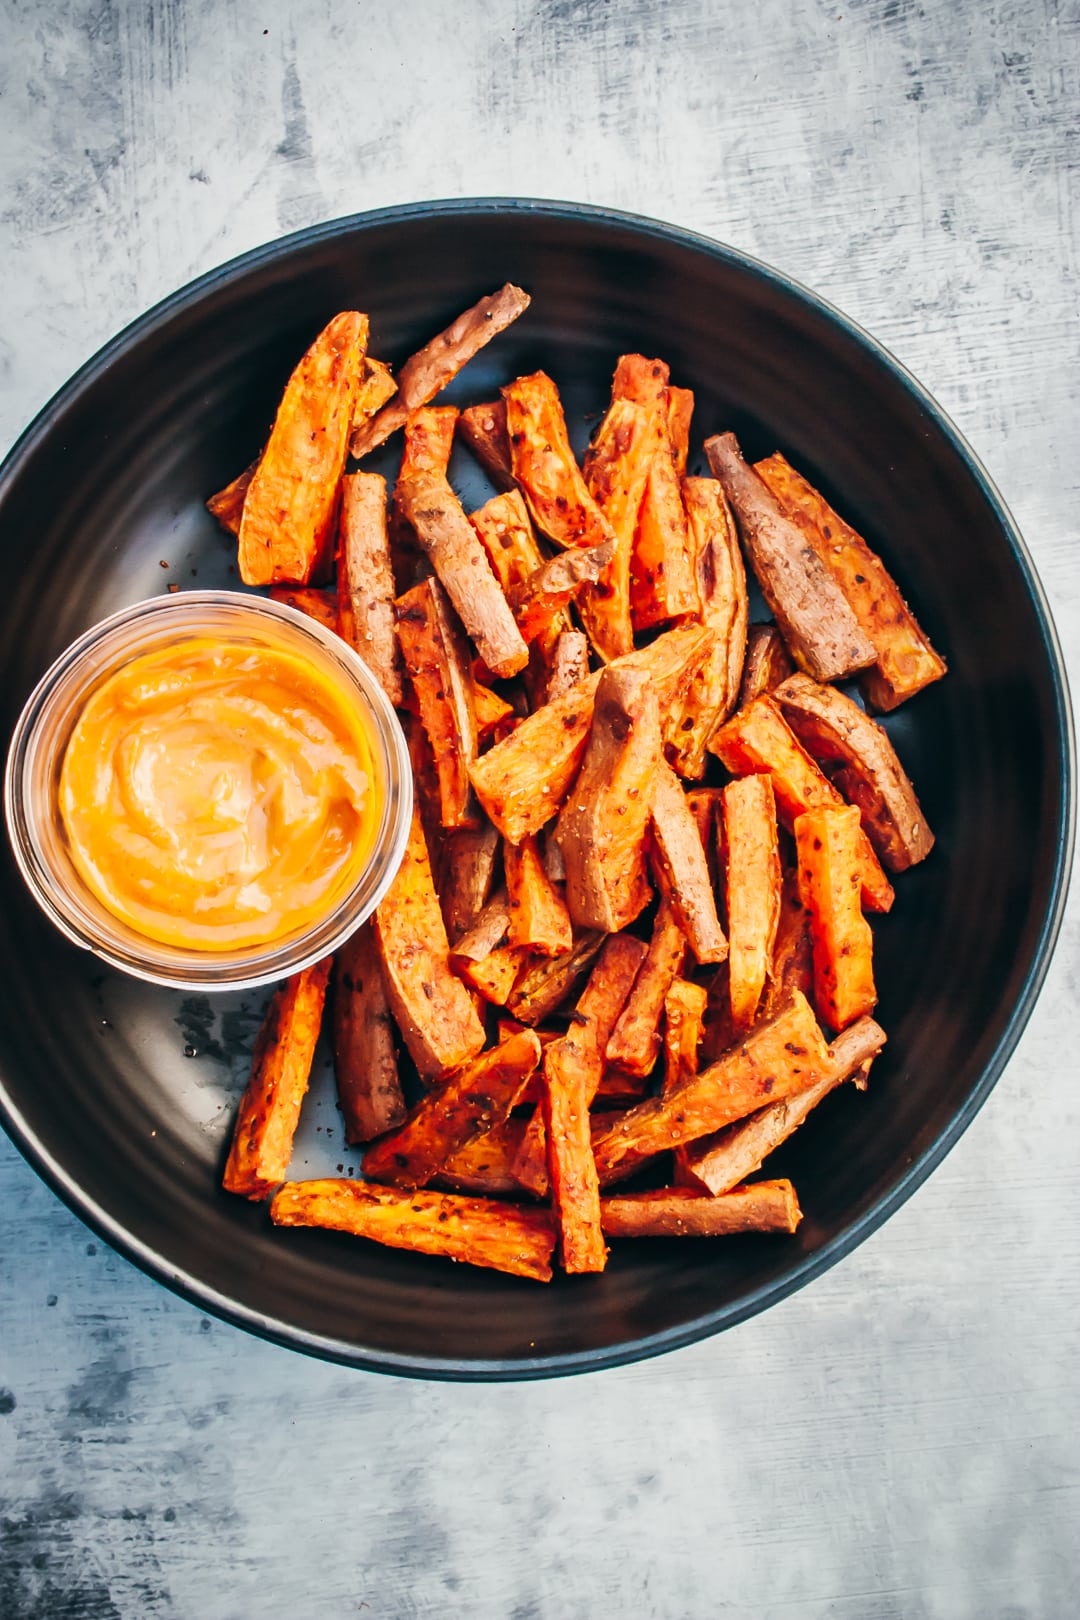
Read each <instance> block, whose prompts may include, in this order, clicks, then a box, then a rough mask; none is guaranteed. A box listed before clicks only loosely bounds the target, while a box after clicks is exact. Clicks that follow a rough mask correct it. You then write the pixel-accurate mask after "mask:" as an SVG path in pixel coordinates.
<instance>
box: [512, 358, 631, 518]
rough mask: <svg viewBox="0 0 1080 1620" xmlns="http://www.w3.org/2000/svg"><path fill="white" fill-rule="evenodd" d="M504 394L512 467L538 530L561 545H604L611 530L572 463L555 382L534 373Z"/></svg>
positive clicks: (516, 382)
mask: <svg viewBox="0 0 1080 1620" xmlns="http://www.w3.org/2000/svg"><path fill="white" fill-rule="evenodd" d="M502 394H503V399H504V400H505V401H506V430H507V434H508V435H509V439H510V464H511V468H512V470H513V474H514V478H515V480H516V481H517V484H518V486H519V487H520V489H521V491H522V494H523V495H524V496H525V502H526V505H527V506H528V508H529V511H530V512H531V513H532V517H533V522H534V523H535V524H536V526H537V528H538V529H540V530H541V532H542V533H543V534H546V535H547V537H548V539H549V540H554V542H555V544H556V545H557V546H563V547H566V548H569V547H571V546H602V545H604V544H605V542H606V541H608V540H610V539H611V538H612V534H611V530H610V529H609V527H608V525H607V521H606V519H605V518H604V516H603V514H602V513H601V511H600V508H599V507H598V506H597V504H596V502H595V501H594V500H593V498H592V496H591V495H590V494H589V491H588V489H587V488H586V487H585V480H584V478H583V477H582V475H581V469H580V468H579V466H578V464H577V462H576V461H575V460H574V452H573V451H572V450H571V448H570V440H569V438H568V437H567V432H566V419H565V417H564V416H563V408H562V402H561V400H560V399H559V392H558V389H557V388H556V387H555V384H554V383H553V382H552V380H551V378H550V377H549V376H548V375H547V373H546V372H543V371H536V372H533V374H532V376H530V377H518V378H516V379H515V381H514V382H512V383H508V384H507V386H506V387H505V388H504V389H503V391H502Z"/></svg>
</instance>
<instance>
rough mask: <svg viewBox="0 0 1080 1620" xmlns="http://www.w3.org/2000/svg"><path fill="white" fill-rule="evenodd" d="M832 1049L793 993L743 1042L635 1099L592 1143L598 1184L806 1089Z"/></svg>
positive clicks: (800, 997) (823, 1068)
mask: <svg viewBox="0 0 1080 1620" xmlns="http://www.w3.org/2000/svg"><path fill="white" fill-rule="evenodd" d="M828 1063H829V1048H828V1046H827V1045H826V1044H825V1038H824V1036H823V1035H822V1033H821V1030H820V1029H819V1027H818V1023H817V1020H816V1019H815V1017H814V1014H813V1012H812V1011H811V1009H810V1005H809V1003H808V1002H807V1000H806V997H805V996H803V995H801V994H799V992H798V991H796V992H795V994H794V995H793V996H792V998H791V1000H790V1001H789V1002H788V1004H787V1005H786V1006H785V1007H784V1008H783V1009H782V1010H781V1011H780V1012H779V1013H778V1014H777V1016H776V1017H775V1018H773V1019H770V1021H769V1022H768V1023H765V1024H758V1025H756V1027H755V1028H754V1029H752V1030H751V1031H750V1033H749V1035H748V1036H747V1037H746V1039H745V1040H744V1041H743V1042H742V1044H741V1045H739V1046H736V1047H734V1048H733V1049H732V1050H731V1051H730V1052H728V1053H726V1054H725V1055H724V1056H723V1057H722V1058H720V1059H719V1061H718V1062H716V1063H714V1064H712V1065H711V1066H710V1067H709V1068H707V1069H705V1070H703V1071H702V1072H701V1073H700V1074H697V1075H692V1076H690V1077H689V1078H688V1079H687V1080H685V1081H684V1082H683V1084H682V1085H680V1086H676V1087H675V1089H674V1090H673V1091H671V1092H669V1094H668V1095H667V1096H666V1097H649V1098H647V1099H646V1101H645V1102H642V1103H638V1105H637V1107H636V1108H631V1109H630V1110H629V1111H628V1112H627V1113H625V1114H623V1115H622V1117H621V1118H620V1119H618V1120H616V1121H615V1122H614V1123H613V1124H612V1125H610V1126H609V1127H607V1128H606V1129H605V1130H603V1131H601V1132H600V1133H599V1134H598V1135H597V1136H596V1137H595V1138H594V1140H593V1149H594V1152H595V1156H596V1168H597V1173H598V1175H599V1178H600V1182H601V1185H604V1184H606V1183H607V1182H610V1181H616V1180H621V1179H623V1178H625V1177H626V1176H628V1175H630V1174H632V1172H633V1171H634V1170H636V1169H637V1168H638V1166H639V1165H640V1164H642V1163H644V1161H645V1160H646V1159H648V1158H651V1157H652V1156H653V1154H655V1153H661V1152H663V1151H664V1150H665V1149H666V1148H677V1147H681V1146H682V1145H683V1144H684V1143H686V1142H693V1141H696V1140H697V1139H698V1138H699V1137H702V1136H708V1135H710V1134H711V1133H712V1132H713V1131H718V1130H720V1129H721V1127H722V1126H724V1125H730V1124H731V1122H732V1121H733V1120H736V1119H744V1118H745V1117H746V1115H747V1114H751V1113H753V1112H754V1111H755V1109H758V1108H760V1107H762V1106H763V1104H765V1103H767V1102H777V1101H779V1100H780V1098H781V1097H790V1096H791V1095H792V1094H793V1093H794V1092H796V1091H805V1090H806V1088H807V1087H808V1086H812V1085H814V1084H816V1082H817V1081H818V1080H820V1079H821V1078H822V1076H823V1075H824V1074H825V1071H826V1069H827V1067H828Z"/></svg>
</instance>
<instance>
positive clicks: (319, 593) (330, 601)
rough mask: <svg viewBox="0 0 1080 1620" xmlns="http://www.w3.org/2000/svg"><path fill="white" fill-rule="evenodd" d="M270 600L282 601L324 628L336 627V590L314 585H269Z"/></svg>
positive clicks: (331, 628)
mask: <svg viewBox="0 0 1080 1620" xmlns="http://www.w3.org/2000/svg"><path fill="white" fill-rule="evenodd" d="M270 600H271V601H272V602H284V604H285V606H286V607H291V608H295V609H296V611H297V613H306V614H307V616H308V618H309V619H314V620H315V623H316V624H321V625H322V627H323V629H324V630H336V629H337V627H338V601H337V592H336V591H329V590H324V589H322V587H320V586H316V585H271V587H270Z"/></svg>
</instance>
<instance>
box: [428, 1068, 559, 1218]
mask: <svg viewBox="0 0 1080 1620" xmlns="http://www.w3.org/2000/svg"><path fill="white" fill-rule="evenodd" d="M500 1038H505V1037H500ZM537 1078H538V1076H537V1074H536V1073H534V1075H533V1077H532V1080H530V1081H528V1082H526V1089H529V1088H530V1087H531V1086H532V1084H533V1082H534V1081H535V1080H536V1079H537ZM523 1095H524V1094H523ZM537 1095H539V1092H537ZM520 1100H521V1099H520V1098H519V1101H520ZM525 1126H526V1121H525V1120H524V1119H520V1118H514V1116H513V1115H511V1117H510V1118H509V1119H504V1120H503V1122H502V1124H501V1125H496V1126H494V1127H493V1128H492V1129H491V1130H490V1131H485V1132H484V1134H483V1136H475V1137H474V1138H473V1140H472V1141H471V1142H466V1144H465V1146H464V1147H463V1148H459V1149H458V1151H457V1152H456V1153H451V1155H450V1157H449V1158H448V1159H447V1161H446V1163H445V1164H444V1165H443V1167H442V1169H441V1170H440V1171H439V1174H438V1175H437V1176H436V1177H435V1178H434V1181H433V1182H432V1185H433V1186H436V1187H441V1188H443V1189H444V1190H445V1191H447V1192H457V1193H471V1194H473V1195H476V1196H479V1197H482V1198H499V1197H502V1196H505V1195H506V1194H508V1193H509V1194H512V1195H514V1194H517V1195H520V1194H521V1193H522V1192H523V1191H524V1188H523V1187H522V1186H521V1183H520V1182H519V1181H518V1180H517V1177H516V1176H515V1175H514V1160H515V1159H516V1158H517V1155H518V1151H519V1149H520V1147H521V1139H522V1137H523V1136H524V1134H525Z"/></svg>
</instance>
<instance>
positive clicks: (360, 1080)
mask: <svg viewBox="0 0 1080 1620" xmlns="http://www.w3.org/2000/svg"><path fill="white" fill-rule="evenodd" d="M333 986H334V988H333V1027H334V1077H335V1079H336V1080H337V1094H338V1104H339V1106H340V1108H341V1114H342V1118H343V1119H344V1121H345V1140H346V1142H370V1141H371V1139H372V1138H373V1137H375V1136H381V1135H382V1134H383V1132H384V1131H390V1130H393V1128H394V1126H395V1125H400V1124H401V1122H402V1120H403V1119H404V1118H405V1098H404V1096H403V1094H402V1090H401V1081H400V1079H399V1078H398V1055H397V1045H396V1043H395V1040H394V1021H393V1018H392V1016H391V1013H390V1003H389V1002H388V1001H387V999H386V985H385V983H384V981H383V970H382V961H381V960H380V957H379V947H378V944H377V943H376V940H375V935H374V932H373V930H372V926H371V924H370V923H369V922H368V923H364V925H363V927H361V928H358V929H357V931H356V933H355V934H354V935H353V936H352V938H351V939H349V940H347V941H346V942H345V944H344V945H342V946H341V948H340V949H339V950H338V952H337V955H336V956H335V957H334V979H333Z"/></svg>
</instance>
